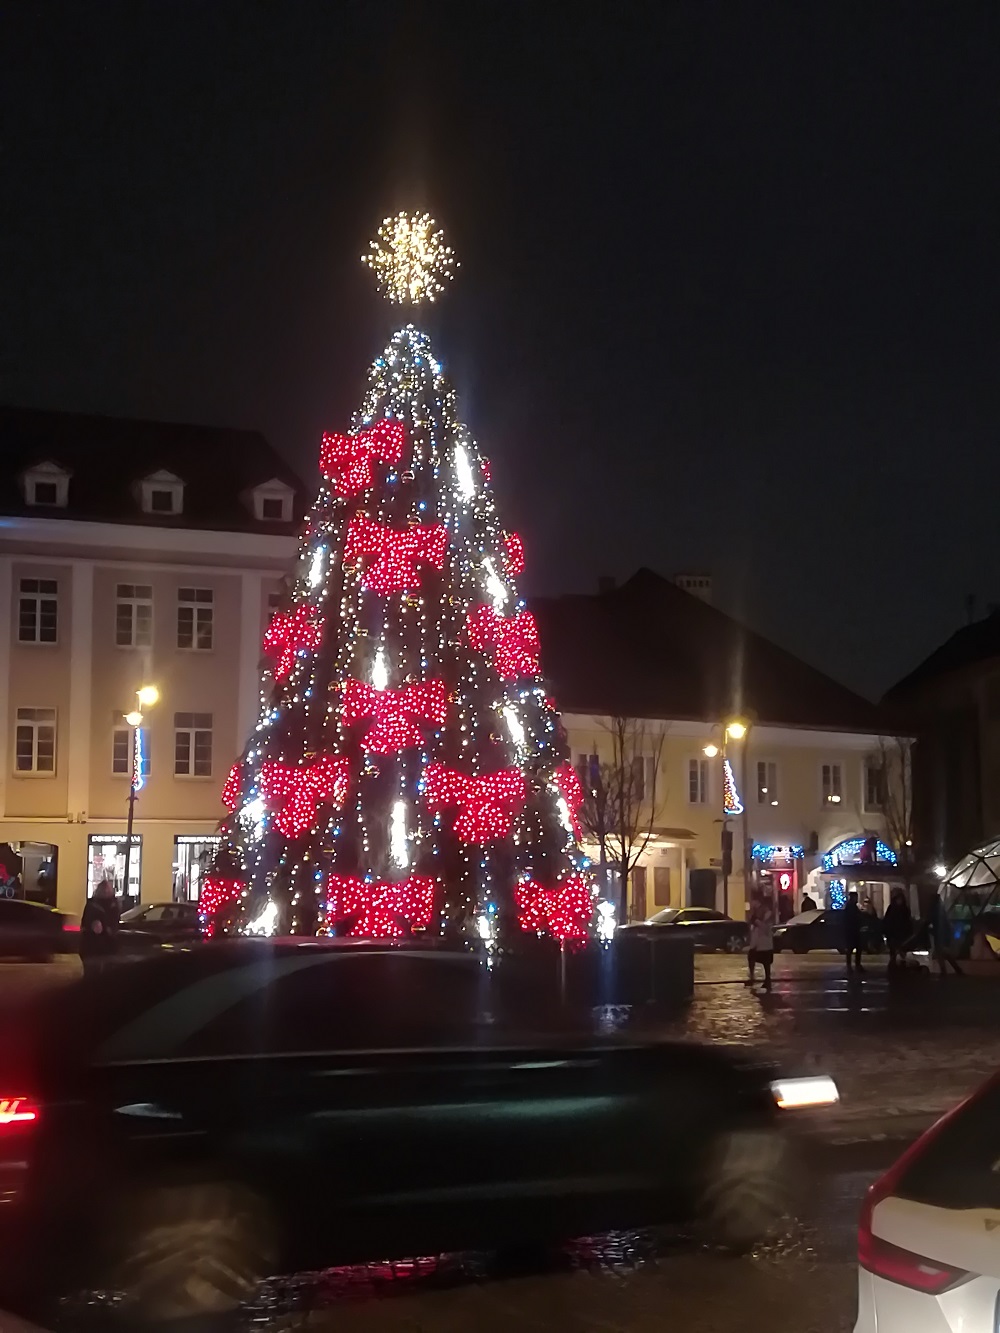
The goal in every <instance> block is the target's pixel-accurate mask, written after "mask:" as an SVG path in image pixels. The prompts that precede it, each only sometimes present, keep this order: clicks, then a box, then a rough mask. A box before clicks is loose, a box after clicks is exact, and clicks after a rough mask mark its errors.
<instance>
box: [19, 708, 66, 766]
mask: <svg viewBox="0 0 1000 1333" xmlns="http://www.w3.org/2000/svg"><path fill="white" fill-rule="evenodd" d="M14 770H15V772H17V773H44V774H47V775H49V776H51V774H53V773H54V772H55V771H56V710H55V709H54V708H19V709H18V710H17V724H16V730H15V733H14Z"/></svg>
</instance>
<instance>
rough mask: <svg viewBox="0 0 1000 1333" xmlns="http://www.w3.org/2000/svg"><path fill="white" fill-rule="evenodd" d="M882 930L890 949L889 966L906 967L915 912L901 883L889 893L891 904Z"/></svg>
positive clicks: (883, 919) (883, 920)
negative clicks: (911, 909) (911, 908)
mask: <svg viewBox="0 0 1000 1333" xmlns="http://www.w3.org/2000/svg"><path fill="white" fill-rule="evenodd" d="M882 930H883V931H884V933H885V942H886V946H887V947H888V950H889V966H890V967H891V968H895V967H905V966H906V954H907V945H908V944H909V942H910V940H911V939H912V938H913V913H912V912H911V911H910V904H909V903H908V902H907V901H906V894H905V892H904V891H903V889H902V888H901V887H900V885H898V884H897V885H896V887H895V888H894V889H893V890H892V892H891V893H890V895H889V906H888V907H887V908H886V909H885V916H884V917H883V918H882Z"/></svg>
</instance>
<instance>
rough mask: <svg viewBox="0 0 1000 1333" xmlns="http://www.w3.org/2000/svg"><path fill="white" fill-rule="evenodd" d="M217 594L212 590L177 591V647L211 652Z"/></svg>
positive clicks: (183, 589)
mask: <svg viewBox="0 0 1000 1333" xmlns="http://www.w3.org/2000/svg"><path fill="white" fill-rule="evenodd" d="M214 602H215V594H214V593H213V592H212V589H211V588H179V589H178V590H177V647H178V648H184V649H187V650H191V651H194V652H210V651H211V648H212V635H213V612H214V609H215V608H214Z"/></svg>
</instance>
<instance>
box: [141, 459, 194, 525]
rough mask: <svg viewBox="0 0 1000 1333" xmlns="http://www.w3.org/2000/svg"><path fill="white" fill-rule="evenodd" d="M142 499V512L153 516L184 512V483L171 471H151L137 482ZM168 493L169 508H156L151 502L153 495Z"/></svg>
mask: <svg viewBox="0 0 1000 1333" xmlns="http://www.w3.org/2000/svg"><path fill="white" fill-rule="evenodd" d="M139 490H140V496H141V500H142V512H143V513H144V514H151V515H153V516H154V517H155V518H170V517H171V516H173V515H176V514H183V512H184V483H183V481H181V479H180V477H176V476H174V474H173V473H172V472H163V471H161V472H151V473H150V475H149V476H148V477H143V479H142V481H141V482H140V483H139ZM164 494H165V495H169V496H170V508H169V509H157V508H156V507H155V506H154V504H153V496H154V495H164Z"/></svg>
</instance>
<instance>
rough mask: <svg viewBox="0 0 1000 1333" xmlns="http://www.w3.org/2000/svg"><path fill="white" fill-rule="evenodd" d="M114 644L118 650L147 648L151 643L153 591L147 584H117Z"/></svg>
mask: <svg viewBox="0 0 1000 1333" xmlns="http://www.w3.org/2000/svg"><path fill="white" fill-rule="evenodd" d="M115 643H116V644H117V646H118V647H119V648H149V647H151V646H152V643H153V589H152V586H151V585H150V584H148V583H119V585H118V600H117V603H116V606H115Z"/></svg>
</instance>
